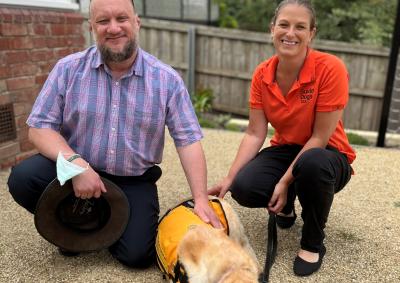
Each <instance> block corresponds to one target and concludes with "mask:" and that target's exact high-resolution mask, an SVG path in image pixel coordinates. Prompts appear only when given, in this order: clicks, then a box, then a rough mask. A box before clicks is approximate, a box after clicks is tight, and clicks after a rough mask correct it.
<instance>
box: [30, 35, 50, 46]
mask: <svg viewBox="0 0 400 283" xmlns="http://www.w3.org/2000/svg"><path fill="white" fill-rule="evenodd" d="M32 41H33V47H34V48H38V49H39V48H44V47H47V44H46V37H34V38H33V39H32Z"/></svg>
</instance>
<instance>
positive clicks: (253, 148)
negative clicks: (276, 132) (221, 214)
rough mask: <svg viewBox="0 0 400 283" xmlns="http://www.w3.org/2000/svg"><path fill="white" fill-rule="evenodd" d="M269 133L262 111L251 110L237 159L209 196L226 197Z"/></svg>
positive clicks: (210, 191)
mask: <svg viewBox="0 0 400 283" xmlns="http://www.w3.org/2000/svg"><path fill="white" fill-rule="evenodd" d="M267 131H268V121H267V119H266V117H265V114H264V111H263V110H262V109H250V113H249V125H248V127H247V130H246V132H245V134H244V137H243V139H242V142H241V143H240V146H239V149H238V152H237V154H236V157H235V159H234V161H233V163H232V165H231V168H230V169H229V172H228V175H227V176H226V177H225V178H224V179H223V180H222V181H221V182H220V183H219V184H217V185H216V186H214V187H212V188H211V189H210V190H209V192H208V193H209V194H211V195H217V196H218V197H221V198H222V197H224V196H225V194H226V192H227V191H228V190H229V188H230V186H231V184H232V181H233V179H234V178H235V176H236V174H237V173H238V172H239V170H240V169H241V168H242V167H243V166H244V165H245V164H247V163H248V162H249V161H250V160H251V159H253V158H254V156H256V154H257V153H258V152H259V150H260V148H261V147H262V145H263V144H264V141H265V138H266V136H267Z"/></svg>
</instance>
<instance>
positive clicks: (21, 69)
mask: <svg viewBox="0 0 400 283" xmlns="http://www.w3.org/2000/svg"><path fill="white" fill-rule="evenodd" d="M38 71H39V67H38V66H37V65H36V64H33V63H29V62H27V63H21V64H13V65H12V68H11V74H12V77H21V76H29V75H36V74H37V72H38Z"/></svg>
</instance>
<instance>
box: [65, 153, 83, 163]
mask: <svg viewBox="0 0 400 283" xmlns="http://www.w3.org/2000/svg"><path fill="white" fill-rule="evenodd" d="M78 158H82V157H81V155H80V154H78V153H75V154H73V155H71V156H70V157H69V158H68V159H67V161H69V162H72V161H74V160H75V159H78Z"/></svg>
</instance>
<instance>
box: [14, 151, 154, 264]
mask: <svg viewBox="0 0 400 283" xmlns="http://www.w3.org/2000/svg"><path fill="white" fill-rule="evenodd" d="M98 173H99V175H101V176H102V177H105V178H107V179H109V180H110V181H112V182H114V183H115V184H116V185H117V186H119V187H120V188H121V189H122V191H123V192H124V193H125V195H126V197H127V199H128V201H129V204H130V219H129V222H128V225H127V227H126V230H125V232H124V233H123V234H122V236H121V238H120V239H119V240H118V241H117V242H116V243H115V244H114V245H112V246H111V247H110V248H109V251H110V253H111V254H112V255H113V256H114V257H115V258H116V259H117V260H119V261H120V262H122V263H123V264H125V265H127V266H131V267H137V268H144V267H147V266H149V265H150V264H152V263H153V262H154V260H155V248H154V244H155V237H156V232H157V225H158V217H159V212H160V209H159V203H158V195H157V186H156V184H155V183H156V181H157V180H158V179H159V178H160V176H161V169H160V168H159V167H158V166H154V167H152V168H150V169H148V170H147V171H146V172H145V173H144V174H143V175H141V176H129V177H126V176H114V175H110V174H107V173H104V172H98ZM56 175H57V173H56V165H55V162H54V161H52V160H50V159H47V158H46V157H44V156H42V155H40V154H37V155H34V156H32V157H30V158H28V159H26V160H24V161H22V162H21V163H20V164H18V165H17V166H15V167H14V168H13V169H12V171H11V174H10V177H9V179H8V187H9V191H10V193H11V195H12V196H13V198H14V200H15V201H16V202H17V203H18V204H20V205H21V206H22V207H24V208H26V209H27V210H28V211H30V212H31V213H34V211H35V208H36V204H37V202H38V200H39V198H40V196H41V194H42V193H43V191H44V190H45V188H46V187H47V185H48V184H49V183H50V182H51V181H52V180H53V179H54V178H55V177H56Z"/></svg>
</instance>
